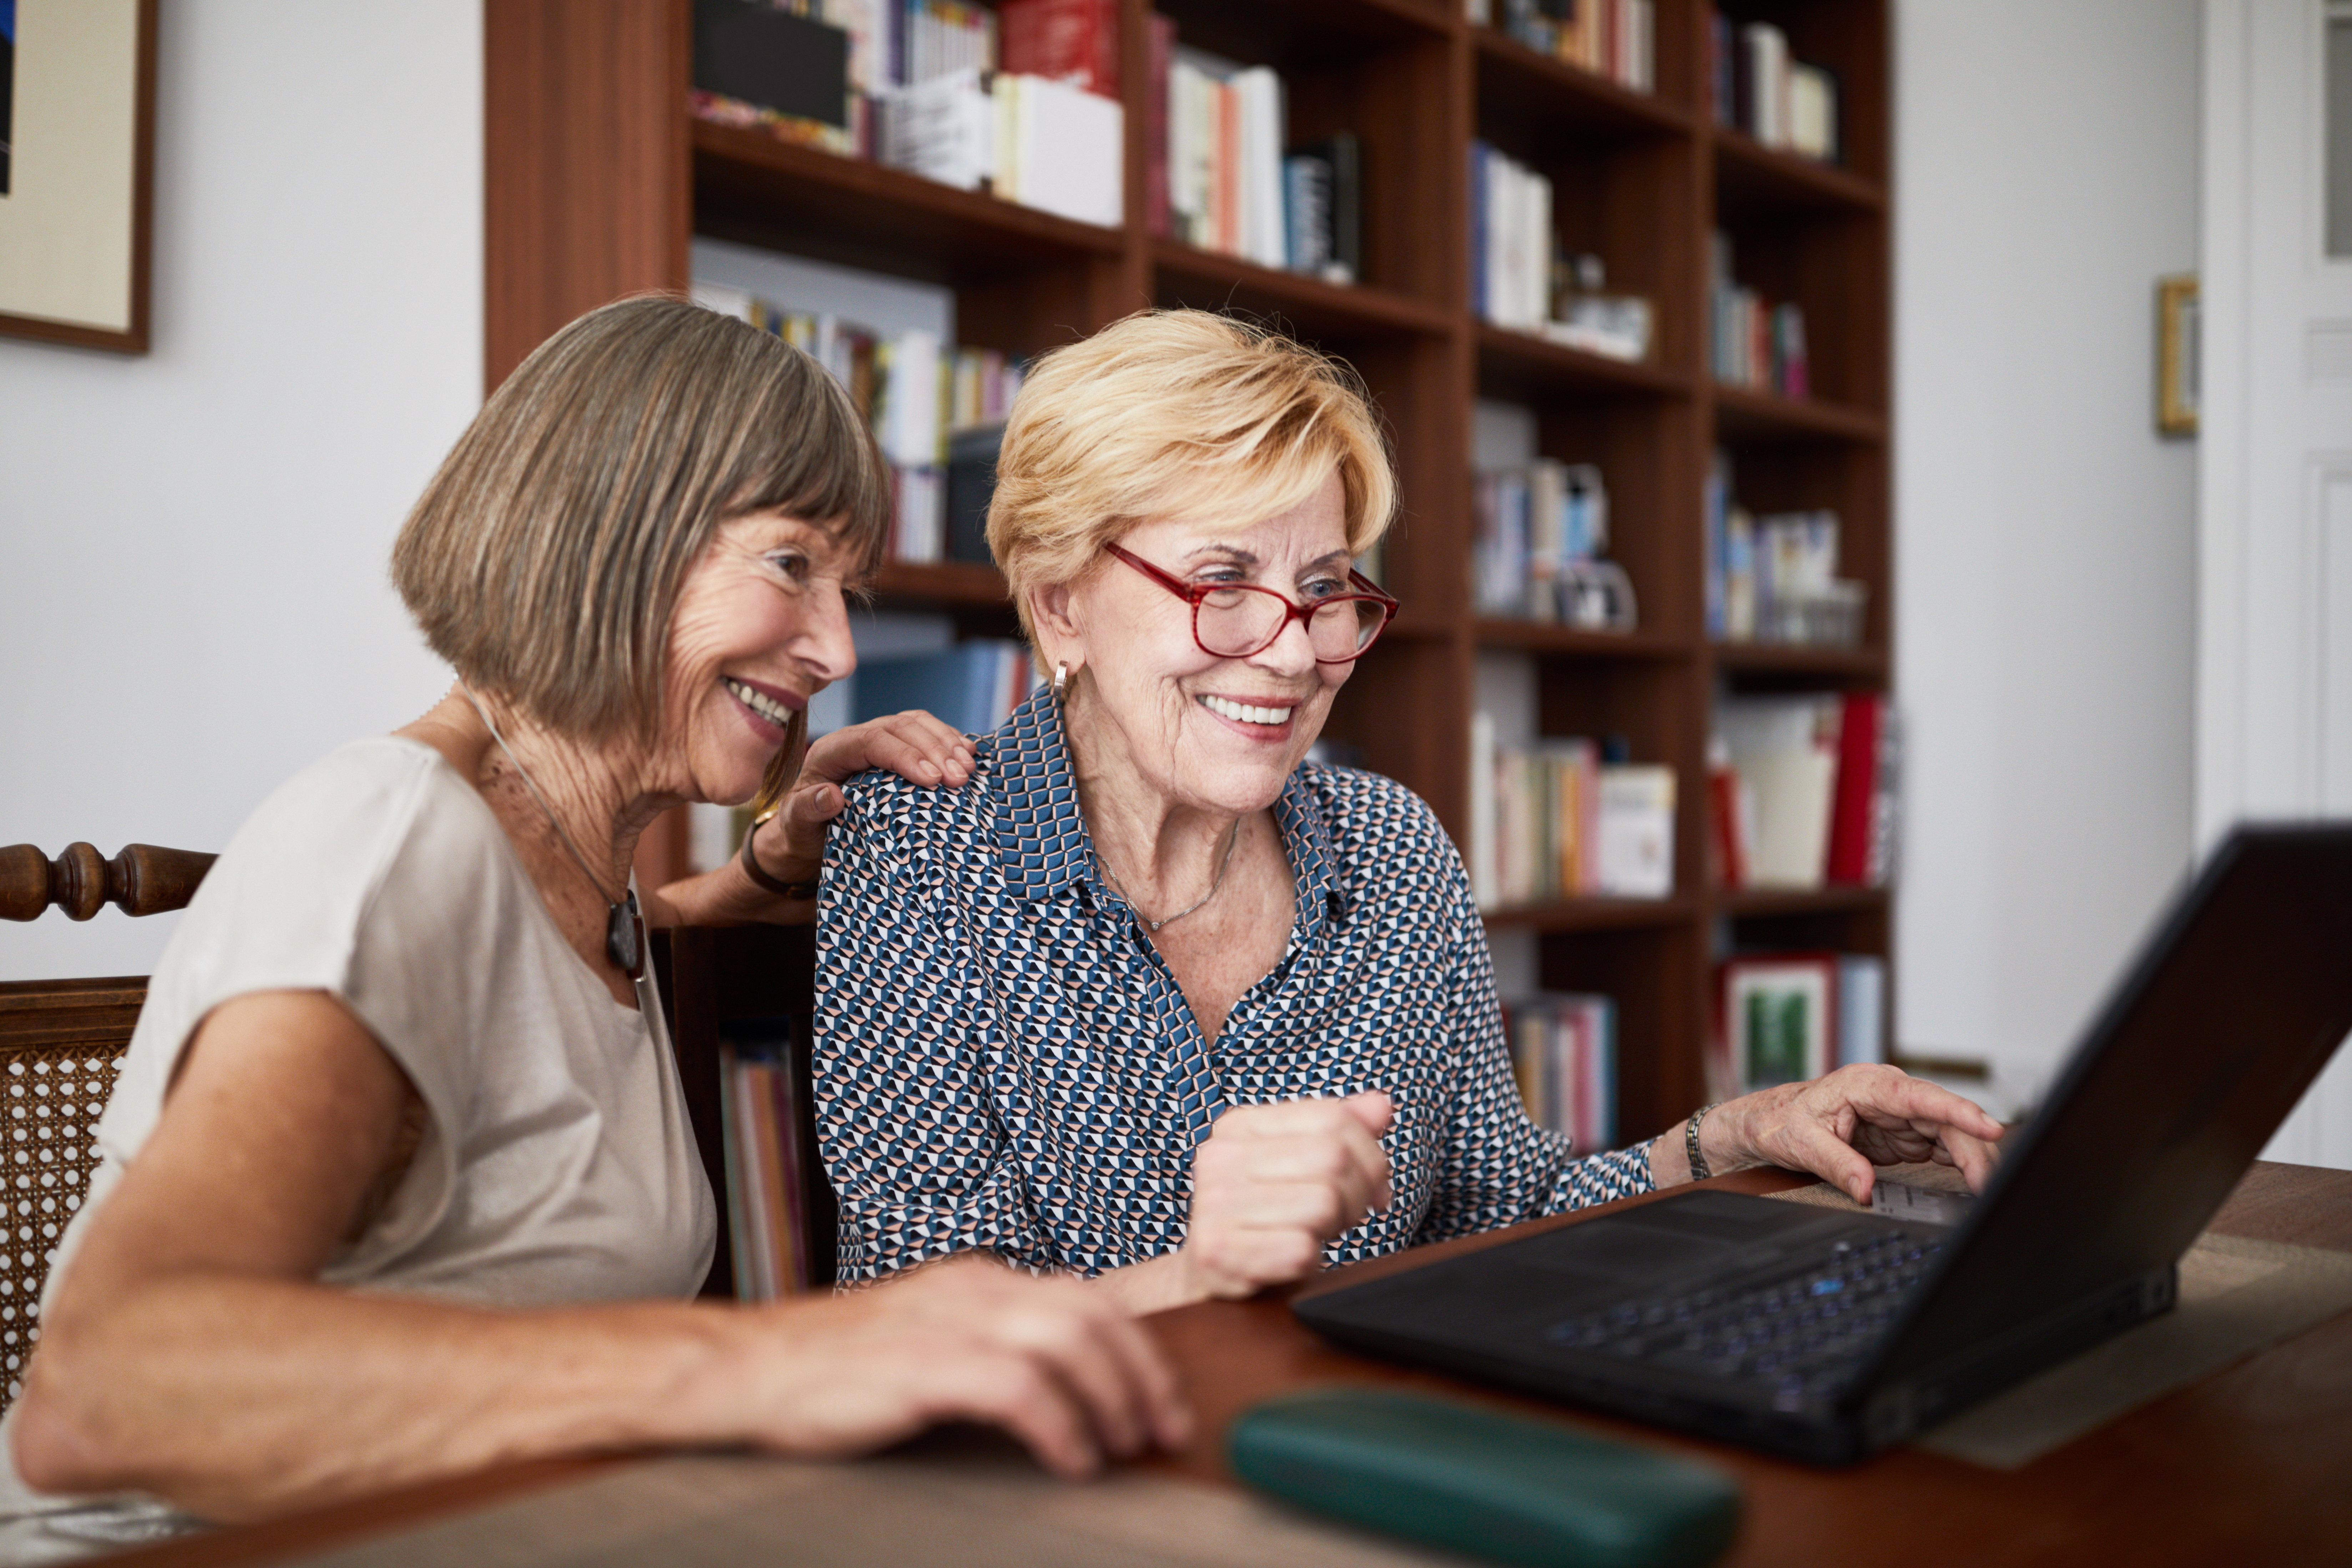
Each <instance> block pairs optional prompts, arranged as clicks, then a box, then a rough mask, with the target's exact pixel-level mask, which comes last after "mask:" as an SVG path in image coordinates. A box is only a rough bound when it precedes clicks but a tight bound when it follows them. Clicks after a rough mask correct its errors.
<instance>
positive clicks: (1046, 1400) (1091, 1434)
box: [730, 1255, 1192, 1476]
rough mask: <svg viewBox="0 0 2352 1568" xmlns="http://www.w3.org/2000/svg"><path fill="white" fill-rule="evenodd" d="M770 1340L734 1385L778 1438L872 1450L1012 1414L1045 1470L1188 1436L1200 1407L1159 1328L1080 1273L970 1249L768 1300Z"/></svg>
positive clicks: (815, 1446) (1009, 1421) (1006, 1422)
mask: <svg viewBox="0 0 2352 1568" xmlns="http://www.w3.org/2000/svg"><path fill="white" fill-rule="evenodd" d="M761 1314H762V1315H761V1318H760V1319H759V1320H758V1328H757V1329H756V1330H755V1331H756V1332H758V1333H759V1334H760V1335H761V1341H762V1344H761V1350H762V1352H764V1353H761V1354H759V1355H758V1356H756V1357H755V1358H754V1368H753V1369H752V1370H751V1375H749V1376H746V1377H741V1378H740V1379H739V1380H737V1385H736V1387H735V1388H734V1389H733V1390H731V1391H730V1394H734V1395H740V1396H744V1398H745V1405H746V1407H747V1417H748V1420H749V1422H750V1425H749V1426H748V1427H747V1429H746V1430H745V1432H744V1434H743V1435H744V1436H746V1437H747V1438H748V1439H750V1440H751V1441H753V1442H756V1443H759V1444H761V1446H763V1447H769V1448H772V1449H774V1450H776V1451H778V1452H781V1453H786V1454H793V1455H799V1456H803V1457H821V1456H835V1455H847V1454H853V1453H860V1452H864V1451H866V1450H868V1449H872V1448H877V1447H883V1446H885V1445H887V1444H890V1443H894V1442H897V1441H899V1440H900V1439H902V1438H905V1437H908V1436H913V1435H914V1434H915V1433H917V1432H919V1431H921V1430H922V1429H924V1428H925V1427H927V1426H932V1425H934V1424H936V1423H938V1422H941V1421H975V1422H982V1423H985V1424H987V1425H990V1426H1002V1427H1003V1428H1004V1429H1005V1430H1007V1431H1009V1432H1011V1433H1012V1434H1013V1436H1016V1437H1018V1438H1020V1439H1021V1441H1022V1442H1024V1443H1025V1444H1026V1445H1027V1446H1028V1447H1029V1448H1030V1450H1031V1451H1032V1452H1033V1453H1034V1454H1035V1455H1036V1456H1037V1458H1038V1460H1039V1461H1040V1462H1041V1463H1043V1464H1044V1465H1045V1467H1046V1468H1048V1469H1051V1470H1053V1471H1055V1472H1056V1473H1057V1474H1060V1475H1065V1476H1084V1475H1087V1474H1091V1473H1092V1472H1093V1471H1095V1470H1096V1469H1097V1468H1100V1467H1101V1465H1102V1464H1103V1463H1104V1461H1105V1460H1106V1458H1109V1457H1112V1456H1119V1457H1125V1456H1129V1455H1132V1454H1136V1453H1139V1452H1140V1451H1142V1450H1143V1449H1146V1448H1149V1447H1163V1448H1173V1447H1180V1446H1181V1445H1182V1444H1184V1443H1185V1442H1187V1441H1189V1440H1190V1438H1191V1436H1192V1415H1191V1412H1190V1410H1189V1409H1188V1408H1187V1406H1186V1405H1185V1403H1184V1400H1183V1397H1182V1395H1181V1393H1180V1392H1179V1391H1178V1388H1177V1385H1176V1377H1175V1373H1173V1372H1172V1371H1171V1369H1170V1367H1169V1365H1168V1363H1167V1360H1166V1358H1165V1357H1164V1356H1162V1355H1161V1354H1160V1349H1159V1347H1158V1346H1157V1345H1156V1344H1155V1343H1154V1342H1152V1340H1151V1338H1150V1334H1149V1333H1148V1332H1147V1331H1145V1330H1144V1329H1143V1328H1142V1327H1141V1326H1140V1325H1139V1324H1138V1323H1137V1322H1135V1321H1133V1320H1132V1319H1131V1318H1129V1316H1128V1315H1127V1314H1126V1313H1125V1312H1124V1311H1122V1310H1120V1309H1119V1308H1118V1304H1117V1303H1115V1302H1113V1301H1112V1300H1109V1299H1108V1298H1107V1297H1105V1296H1104V1295H1103V1294H1102V1293H1101V1292H1100V1291H1097V1290H1094V1289H1088V1288H1087V1285H1085V1284H1084V1283H1082V1282H1081V1281H1078V1280H1076V1279H1032V1278H1030V1277H1028V1276H1026V1275H1022V1274H1017V1273H1015V1272H1013V1270H1012V1269H1009V1268H1004V1267H1003V1265H1001V1264H998V1263H996V1262H994V1261H993V1260H991V1259H986V1258H980V1257H977V1256H971V1255H967V1256H965V1257H961V1258H950V1259H948V1260H946V1261H944V1262H940V1263H933V1264H929V1265H927V1266H925V1267H923V1268H918V1269H916V1270H914V1271H913V1272H912V1273H910V1274H908V1275H907V1276H905V1277H904V1278H901V1279H893V1280H891V1281H889V1282H887V1283H886V1284H883V1285H880V1286H877V1287H876V1288H874V1289H870V1290H862V1291H858V1292H856V1293H854V1294H851V1295H846V1296H839V1297H835V1298H833V1299H832V1300H821V1301H797V1302H786V1303H782V1304H781V1305H779V1306H777V1307H774V1308H769V1309H762V1310H761Z"/></svg>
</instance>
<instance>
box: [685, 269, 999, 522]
mask: <svg viewBox="0 0 2352 1568" xmlns="http://www.w3.org/2000/svg"><path fill="white" fill-rule="evenodd" d="M693 297H694V300H695V302H696V303H697V304H698V305H701V306H703V307H704V308H705V309H707V310H716V311H718V312H719V313H720V314H721V315H727V316H733V317H735V318H737V319H738V320H740V321H748V322H750V323H751V325H752V326H755V327H757V328H759V329H760V330H761V331H767V332H773V333H774V334H775V335H776V336H778V337H780V338H782V339H783V340H784V341H785V342H788V343H791V344H792V345H793V347H795V348H798V349H802V350H804V351H805V352H806V353H808V354H809V355H810V356H811V357H812V358H814V360H815V361H816V362H817V363H819V364H821V365H823V366H824V368H825V369H826V370H827V371H829V372H831V373H832V374H833V377H834V379H835V380H836V381H838V382H840V383H841V384H842V386H843V387H844V388H845V389H846V390H847V392H848V393H849V397H850V401H851V402H852V403H854V404H855V405H856V407H857V411H858V413H859V414H860V415H862V416H865V418H866V422H867V423H868V424H869V425H870V426H872V427H873V430H874V434H875V438H876V440H877V442H878V443H879V444H880V446H881V447H882V455H883V456H884V458H887V459H888V461H889V464H890V473H891V506H892V509H893V510H892V524H891V534H890V555H891V558H892V559H893V560H898V561H914V562H929V561H943V560H963V559H969V560H977V561H983V562H984V561H986V560H987V559H988V552H987V545H986V542H985V541H984V540H979V539H977V536H976V535H975V534H972V533H971V531H970V530H969V529H967V530H966V531H965V532H964V533H963V534H961V535H960V536H959V537H958V538H957V539H955V540H951V539H950V532H951V517H952V516H953V515H960V514H952V513H951V505H952V502H953V501H954V500H955V499H956V498H955V497H954V496H952V495H951V494H950V491H951V490H952V489H953V488H954V485H955V481H956V480H957V479H958V478H959V475H958V472H957V470H956V468H955V464H956V454H957V451H958V449H959V448H958V442H959V441H960V440H961V438H962V437H963V436H964V434H965V433H966V432H967V431H971V430H979V431H981V432H982V433H983V434H982V437H981V439H982V442H984V443H985V449H986V456H985V458H983V459H982V469H981V477H980V479H979V487H980V491H981V493H980V494H979V495H978V497H977V500H976V501H975V500H974V499H973V498H972V496H971V489H970V487H971V483H972V479H971V475H970V474H969V473H968V472H967V473H966V474H964V475H963V476H962V478H963V479H964V481H965V484H966V487H967V488H966V489H965V491H964V493H963V495H962V498H961V499H962V502H963V504H964V505H965V506H966V507H971V506H973V505H977V507H978V510H979V512H980V514H981V515H982V516H983V517H984V516H985V514H986V512H987V508H988V492H989V491H990V490H992V489H993V487H994V484H995V472H996V461H995V455H994V452H995V441H996V440H997V439H998V438H999V437H1002V434H1003V421H1004V417H1005V415H1006V413H1007V412H1008V411H1009V410H1010V409H1011V407H1012V405H1013V398H1015V397H1016V396H1018V395H1020V392H1021V382H1022V376H1023V371H1022V366H1021V364H1020V363H1019V362H1018V361H1016V360H1013V359H1010V358H1008V357H1007V356H1006V355H1004V354H1002V353H997V352H996V351H995V350H993V349H982V348H971V347H962V348H957V349H954V350H952V351H950V350H946V349H944V348H943V347H942V345H941V344H940V341H939V339H938V338H937V337H936V336H935V335H933V334H932V333H929V332H925V331H904V332H894V333H883V332H877V331H873V330H872V329H870V328H867V327H862V326H859V325H857V324H856V323H855V322H851V321H843V320H841V319H840V318H839V317H837V316H834V315H830V314H822V313H816V312H811V311H806V310H785V309H782V307H780V306H778V305H776V304H774V303H772V302H771V301H769V300H762V299H761V298H760V297H759V296H758V295H756V294H753V293H751V291H750V290H748V289H739V288H735V287H733V286H732V285H730V284H724V283H714V282H710V281H708V280H698V281H697V282H696V283H695V285H694V289H693ZM970 448H971V443H970V442H966V443H965V444H964V447H963V449H964V450H965V451H966V452H967V453H969V451H970ZM966 551H971V552H976V553H970V554H966V553H961V552H966Z"/></svg>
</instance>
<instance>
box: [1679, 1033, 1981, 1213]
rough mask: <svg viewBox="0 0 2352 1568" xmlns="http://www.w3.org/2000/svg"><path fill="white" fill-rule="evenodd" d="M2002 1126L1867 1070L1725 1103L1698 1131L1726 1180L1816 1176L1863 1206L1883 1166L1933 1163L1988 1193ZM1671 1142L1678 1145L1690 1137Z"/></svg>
mask: <svg viewBox="0 0 2352 1568" xmlns="http://www.w3.org/2000/svg"><path fill="white" fill-rule="evenodd" d="M2000 1134H2001V1127H2000V1122H1998V1121H1994V1120H1993V1119H1992V1118H1991V1117H1990V1116H1989V1115H1987V1114H1986V1113H1985V1112H1984V1110H1982V1108H1980V1107H1979V1106H1978V1105H1976V1104H1974V1103H1973V1102H1971V1101H1969V1100H1963V1099H1962V1098H1960V1097H1959V1096H1958V1095H1957V1094H1954V1093H1953V1092H1952V1091H1951V1090H1950V1089H1942V1088H1939V1087H1937V1085H1935V1084H1932V1083H1929V1082H1927V1080H1926V1079H1916V1078H1913V1077H1911V1076H1910V1075H1909V1074H1908V1073H1906V1072H1904V1071H1902V1070H1901V1069H1900V1068H1892V1067H1884V1066H1879V1065H1875V1064H1864V1063H1859V1062H1857V1063H1854V1064H1853V1065H1851V1066H1848V1067H1842V1068H1838V1069H1837V1070H1836V1071H1835V1072H1832V1073H1829V1074H1827V1075H1825V1076H1823V1077H1821V1078H1817V1079H1812V1080H1811V1081H1810V1082H1806V1083H1792V1084H1783V1085H1781V1086H1780V1087H1779V1088H1777V1089H1759V1090H1757V1091H1756V1092H1755V1093H1753V1094H1748V1095H1743V1096H1741V1097H1740V1098H1739V1099H1738V1100H1726V1101H1725V1102H1724V1103H1723V1104H1721V1105H1719V1106H1717V1108H1716V1109H1715V1110H1712V1111H1710V1112H1709V1113H1708V1115H1707V1118H1706V1121H1705V1122H1703V1123H1702V1124H1701V1126H1700V1129H1699V1136H1700V1139H1701V1144H1702V1147H1703V1149H1704V1150H1705V1151H1706V1155H1707V1161H1708V1163H1709V1164H1711V1165H1713V1166H1715V1167H1716V1168H1717V1169H1718V1170H1730V1169H1735V1168H1737V1167H1738V1166H1739V1165H1743V1164H1746V1165H1755V1164H1769V1165H1779V1166H1780V1167H1782V1168H1783V1169H1786V1170H1791V1171H1810V1172H1811V1173H1813V1174H1814V1175H1817V1176H1819V1177H1821V1178H1822V1180H1823V1181H1825V1182H1828V1183H1829V1184H1831V1185H1832V1186H1834V1187H1837V1188H1838V1189H1839V1190H1840V1191H1842V1192H1843V1193H1844V1194H1846V1195H1847V1196H1849V1197H1851V1198H1853V1201H1854V1202H1856V1203H1864V1204H1866V1203H1868V1202H1869V1201H1870V1190H1871V1187H1872V1185H1873V1184H1874V1183H1875V1182H1876V1181H1877V1174H1876V1173H1875V1171H1874V1169H1873V1167H1874V1166H1877V1165H1902V1164H1913V1163H1920V1162H1925V1161H1933V1162H1934V1163H1937V1164H1939V1165H1950V1166H1953V1167H1955V1168H1957V1169H1958V1171H1959V1173H1960V1174H1961V1175H1962V1176H1963V1177H1964V1178H1965V1179H1966V1180H1967V1182H1968V1184H1969V1191H1970V1192H1981V1191H1983V1190H1984V1185H1985V1184H1986V1183H1987V1182H1989V1181H1990V1180H1991V1179H1992V1173H1993V1167H1994V1165H1995V1164H1996V1163H1999V1160H2000V1151H1999V1150H1998V1149H1997V1148H1996V1147H1995V1145H1996V1144H1998V1142H2000ZM1665 1141H1666V1142H1671V1143H1675V1144H1677V1145H1679V1143H1680V1141H1681V1130H1680V1129H1679V1128H1677V1129H1675V1131H1673V1132H1671V1133H1669V1134H1667V1135H1666V1140H1665ZM1718 1149H1719V1150H1720V1151H1721V1157H1720V1158H1718V1155H1717V1151H1718Z"/></svg>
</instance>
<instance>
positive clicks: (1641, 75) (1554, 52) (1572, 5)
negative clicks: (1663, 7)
mask: <svg viewBox="0 0 2352 1568" xmlns="http://www.w3.org/2000/svg"><path fill="white" fill-rule="evenodd" d="M1465 8H1466V13H1467V15H1468V16H1469V19H1470V20H1471V21H1473V22H1475V23H1477V24H1479V25H1481V26H1499V27H1501V28H1502V30H1503V31H1504V32H1505V33H1507V34H1508V35H1509V36H1510V37H1513V38H1515V39H1517V41H1518V42H1520V43H1522V44H1525V45H1526V46H1527V47H1528V48H1531V49H1533V50H1535V51H1536V53H1538V54H1539V55H1549V57H1551V58H1554V59H1557V60H1561V61H1564V62H1566V63H1567V64H1569V65H1572V66H1577V67H1580V68H1583V69H1585V70H1589V71H1592V72H1595V73H1597V74H1599V75H1601V76H1604V77H1607V78H1608V79H1610V80H1612V81H1613V82H1615V83H1617V85H1618V86H1620V87H1629V88H1632V89H1633V90H1634V91H1636V92H1654V91H1655V90H1656V89H1657V75H1658V58H1657V5H1656V4H1655V0H1465ZM1497 9H1499V10H1500V11H1501V13H1502V15H1501V18H1500V20H1499V21H1498V20H1497V19H1496V10H1497Z"/></svg>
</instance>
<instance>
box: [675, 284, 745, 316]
mask: <svg viewBox="0 0 2352 1568" xmlns="http://www.w3.org/2000/svg"><path fill="white" fill-rule="evenodd" d="M690 297H691V298H692V299H693V300H694V302H695V303H696V304H698V305H699V306H701V307H702V308H703V309H704V310H716V311H718V312H719V314H720V315H722V316H732V317H734V318H735V319H736V320H737V321H750V320H751V290H750V289H738V288H735V287H734V286H733V285H731V284H727V283H713V282H710V281H709V280H708V279H701V278H698V279H695V280H694V283H693V285H692V288H691V290H690Z"/></svg>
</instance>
